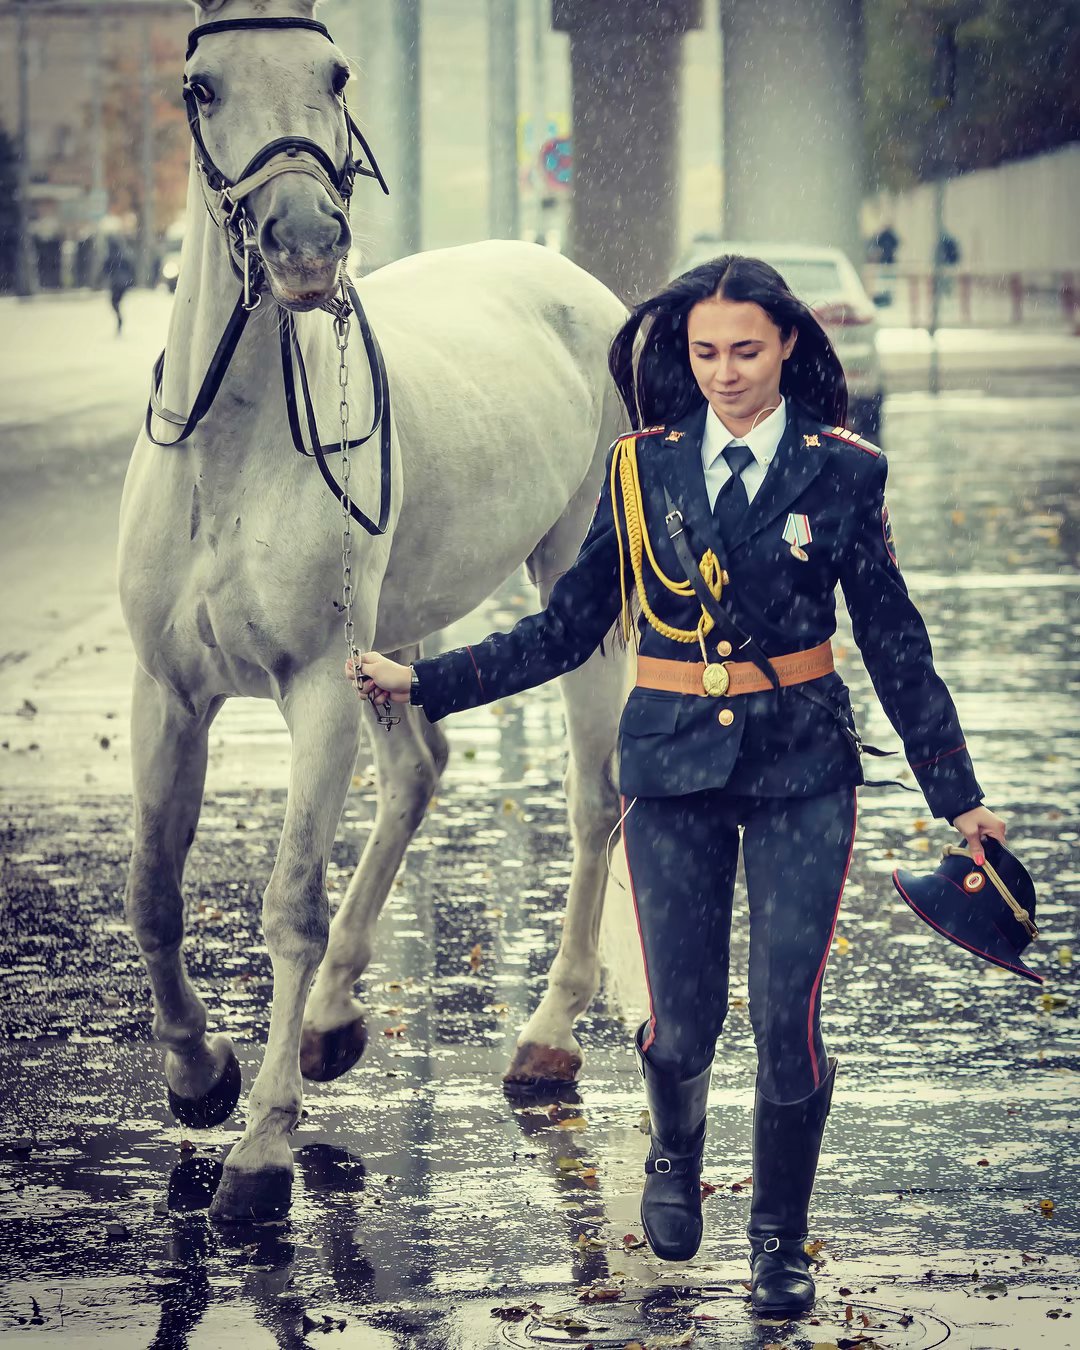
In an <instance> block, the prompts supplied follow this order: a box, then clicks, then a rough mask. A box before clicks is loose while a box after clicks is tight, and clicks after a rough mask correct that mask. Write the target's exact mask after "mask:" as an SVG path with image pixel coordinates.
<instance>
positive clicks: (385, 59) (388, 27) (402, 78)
mask: <svg viewBox="0 0 1080 1350" xmlns="http://www.w3.org/2000/svg"><path fill="white" fill-rule="evenodd" d="M319 18H320V19H322V20H323V21H324V22H325V23H326V25H327V27H328V28H329V29H330V31H331V33H333V35H334V39H335V41H336V42H337V43H338V45H339V46H340V47H341V49H342V51H344V52H345V54H346V55H347V56H348V57H349V59H350V60H351V62H352V64H353V68H354V70H355V72H356V78H355V79H354V80H353V81H352V83H351V84H350V85H349V88H348V91H347V97H348V99H349V107H350V111H351V112H352V114H353V116H354V117H355V118H356V120H357V123H358V125H359V126H360V127H361V128H362V130H363V132H364V135H365V136H366V137H367V139H368V141H369V143H370V145H371V148H372V150H374V152H375V154H376V156H377V158H378V161H379V167H380V168H381V169H382V171H383V173H384V174H385V176H386V182H387V185H388V186H389V188H390V196H389V197H384V196H383V193H382V189H381V188H380V187H379V186H378V185H377V184H376V183H373V182H372V181H371V180H369V179H366V178H358V179H357V180H356V188H355V191H354V193H353V205H352V211H351V220H352V228H353V235H354V238H355V240H356V242H355V244H354V246H353V251H352V256H351V265H352V268H353V270H354V271H355V272H356V273H357V274H358V275H359V274H362V273H364V272H368V271H370V270H371V269H372V268H373V267H378V266H381V264H383V263H386V262H392V261H393V260H394V259H395V258H402V257H404V256H405V255H406V254H409V253H416V252H418V251H419V249H420V247H421V229H420V205H421V200H422V184H421V158H420V149H421V140H420V0H393V4H388V3H387V0H350V2H349V3H348V4H345V3H341V2H340V0H339V3H336V4H327V5H326V7H325V10H324V9H320V10H319Z"/></svg>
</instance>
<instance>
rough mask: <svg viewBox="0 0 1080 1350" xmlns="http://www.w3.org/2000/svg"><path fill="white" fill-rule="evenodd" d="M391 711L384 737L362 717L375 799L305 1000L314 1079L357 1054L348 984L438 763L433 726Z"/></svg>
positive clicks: (360, 1047)
mask: <svg viewBox="0 0 1080 1350" xmlns="http://www.w3.org/2000/svg"><path fill="white" fill-rule="evenodd" d="M417 654H418V648H415V647H413V648H408V649H405V650H403V651H399V652H395V653H394V659H395V660H397V661H401V662H403V663H405V664H409V663H410V662H412V661H413V660H415V658H416V656H417ZM354 697H355V695H354ZM396 711H397V712H399V713H400V715H401V721H400V723H399V724H398V725H397V726H396V727H394V728H393V730H392V731H391V732H390V734H389V735H387V734H386V732H385V731H383V730H382V728H381V727H378V726H376V724H375V721H374V715H373V714H371V717H370V721H368V722H367V726H368V731H369V740H370V742H371V747H372V751H373V753H374V756H375V771H376V785H377V786H376V790H377V793H378V800H377V805H376V810H375V820H374V823H373V824H372V827H371V833H370V834H369V835H368V838H367V842H366V843H365V845H364V850H363V853H362V854H361V855H360V861H359V863H358V864H357V867H356V870H355V871H354V873H353V875H352V877H351V879H350V881H349V885H348V888H347V889H346V891H345V896H344V898H343V899H342V902H341V905H340V907H339V909H338V911H337V913H336V914H335V915H334V921H333V923H332V924H331V925H330V941H329V945H328V946H327V951H326V956H325V957H324V958H323V962H322V965H321V966H320V967H319V973H318V975H317V976H316V977H315V984H314V986H313V988H312V991H311V997H310V998H309V999H308V1006H307V1014H306V1016H305V1019H304V1031H303V1039H302V1041H301V1046H300V1069H301V1072H302V1073H303V1075H304V1077H305V1078H309V1079H312V1080H314V1081H315V1082H327V1081H329V1080H330V1079H332V1078H338V1077H340V1075H341V1074H343V1073H346V1072H347V1071H348V1070H349V1069H351V1068H352V1066H353V1065H354V1064H355V1063H356V1062H357V1060H358V1059H359V1058H360V1056H361V1055H362V1054H363V1052H364V1047H365V1045H366V1043H367V1028H366V1023H365V1020H364V1010H363V1007H362V1006H361V1004H360V1003H359V1002H358V1001H357V999H356V998H355V997H354V995H353V986H354V985H355V984H356V981H357V980H358V979H359V978H360V977H361V975H362V974H363V973H364V971H365V970H366V969H367V967H368V965H369V964H370V962H371V957H372V953H373V951H374V943H375V925H376V923H377V921H378V918H379V914H380V912H381V911H382V907H383V905H384V904H385V903H386V897H387V896H388V895H389V894H390V887H391V885H392V884H393V881H394V877H395V876H396V875H397V871H398V868H399V866H400V865H401V860H402V858H403V857H404V854H405V850H406V848H407V847H408V844H409V841H410V840H411V839H412V837H413V835H414V834H415V833H416V831H417V829H418V828H419V826H420V822H421V821H422V820H423V818H424V812H425V811H426V810H427V806H428V803H429V802H430V801H431V798H432V796H433V795H434V792H435V788H436V787H437V785H438V782H439V776H440V774H441V773H442V770H443V766H444V765H445V763H446V755H447V751H446V739H445V737H444V736H443V735H442V733H441V731H439V729H438V728H437V727H434V726H432V725H431V724H427V725H424V724H423V722H422V719H423V714H422V713H421V712H420V711H419V709H417V708H410V707H407V706H404V707H399V708H398V709H397V710H396Z"/></svg>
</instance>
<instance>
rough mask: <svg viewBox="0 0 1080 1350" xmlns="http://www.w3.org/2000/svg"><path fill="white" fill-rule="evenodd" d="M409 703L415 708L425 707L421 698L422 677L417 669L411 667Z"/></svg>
mask: <svg viewBox="0 0 1080 1350" xmlns="http://www.w3.org/2000/svg"><path fill="white" fill-rule="evenodd" d="M409 702H410V703H411V704H412V705H413V707H414V708H421V707H423V702H422V701H421V698H420V676H419V675H417V673H416V667H415V666H410V667H409Z"/></svg>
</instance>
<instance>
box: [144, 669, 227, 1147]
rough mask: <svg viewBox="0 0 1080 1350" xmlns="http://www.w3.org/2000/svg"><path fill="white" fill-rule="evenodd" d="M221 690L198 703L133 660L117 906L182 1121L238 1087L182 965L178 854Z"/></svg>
mask: <svg viewBox="0 0 1080 1350" xmlns="http://www.w3.org/2000/svg"><path fill="white" fill-rule="evenodd" d="M223 702H224V700H223V699H215V700H213V701H212V702H211V703H210V704H208V705H207V706H206V707H205V708H203V709H202V711H198V710H194V709H193V708H192V707H191V706H190V705H186V704H184V703H182V702H181V700H180V699H179V698H178V697H177V696H176V695H175V694H173V693H171V692H170V691H169V690H167V689H165V688H163V687H162V686H160V685H158V684H157V683H156V682H155V681H154V680H152V679H151V678H150V676H149V675H148V674H147V673H146V671H145V670H143V668H142V667H141V666H138V667H137V668H136V671H135V685H134V689H133V692H132V705H131V760H132V776H133V786H134V803H135V839H134V843H133V845H132V850H131V864H130V867H129V870H128V879H127V887H126V890H125V892H124V910H125V913H126V915H127V919H128V923H129V924H130V925H131V929H132V933H133V934H134V937H135V941H136V943H137V944H138V947H139V951H140V952H141V953H142V958H143V961H144V963H145V965H146V969H147V973H148V974H149V977H150V986H151V990H152V992H153V998H154V1023H153V1030H154V1037H155V1039H156V1040H157V1041H159V1042H160V1043H161V1044H162V1045H164V1046H165V1081H166V1084H167V1085H168V1092H169V1108H170V1110H171V1111H172V1113H173V1115H174V1116H175V1117H176V1119H177V1120H179V1121H180V1123H181V1124H182V1125H187V1126H191V1127H193V1128H198V1127H205V1126H210V1125H217V1124H219V1123H220V1122H221V1121H223V1120H225V1119H226V1117H227V1116H229V1115H231V1114H232V1111H233V1108H234V1107H235V1106H236V1103H237V1100H238V1098H239V1096H240V1066H239V1064H238V1063H237V1060H236V1055H235V1054H234V1053H233V1047H232V1042H231V1041H230V1040H229V1038H228V1036H223V1035H218V1036H207V1034H206V1005H205V1004H204V1003H203V1001H202V999H201V998H200V997H199V995H198V994H197V993H196V992H195V990H194V988H193V987H192V985H191V981H190V980H189V979H188V975H187V969H186V967H185V965H184V957H183V941H184V900H183V894H182V891H181V886H182V883H183V876H184V864H185V862H186V860H187V855H188V850H189V849H190V848H191V843H192V840H193V839H194V838H195V829H196V826H197V824H198V820H199V810H200V808H201V806H202V794H203V785H204V783H205V781H206V758H207V740H208V736H209V731H210V724H211V722H212V721H213V719H214V716H215V714H216V713H217V711H218V709H219V708H220V707H221V705H222V703H223Z"/></svg>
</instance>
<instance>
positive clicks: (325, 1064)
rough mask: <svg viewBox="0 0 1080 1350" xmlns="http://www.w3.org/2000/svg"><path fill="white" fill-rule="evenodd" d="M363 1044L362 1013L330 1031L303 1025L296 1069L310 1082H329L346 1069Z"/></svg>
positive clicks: (365, 1041) (365, 1032)
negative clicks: (298, 1068)
mask: <svg viewBox="0 0 1080 1350" xmlns="http://www.w3.org/2000/svg"><path fill="white" fill-rule="evenodd" d="M366 1045H367V1024H366V1023H365V1021H364V1019H363V1018H362V1017H357V1018H355V1019H354V1020H353V1021H352V1022H347V1023H346V1024H345V1025H344V1026H343V1027H335V1028H334V1029H333V1030H332V1031H316V1030H315V1029H314V1028H313V1027H305V1028H304V1030H303V1033H302V1034H301V1036H300V1072H301V1073H302V1074H303V1075H304V1077H305V1078H307V1079H309V1080H310V1081H311V1082H313V1083H329V1082H330V1081H331V1080H332V1079H334V1078H340V1077H341V1075H342V1074H343V1073H348V1072H349V1070H350V1069H351V1068H352V1066H353V1065H354V1064H355V1063H356V1062H357V1060H358V1059H359V1058H360V1056H361V1055H362V1054H363V1053H364V1047H365V1046H366Z"/></svg>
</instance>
